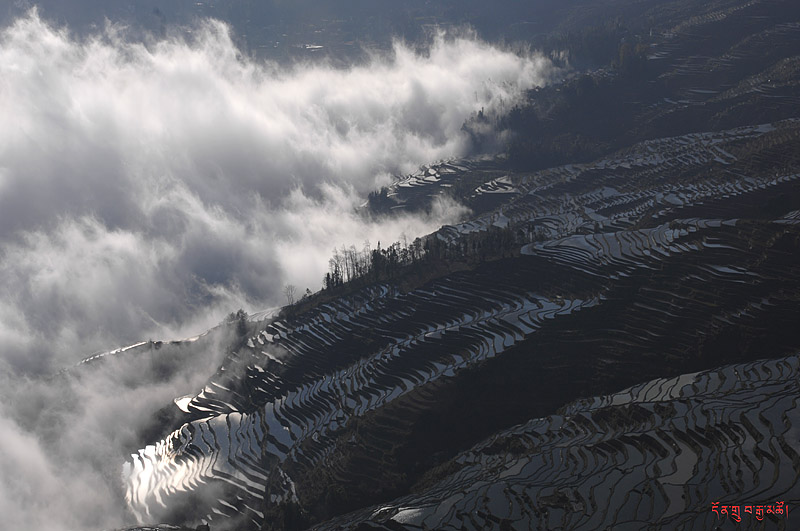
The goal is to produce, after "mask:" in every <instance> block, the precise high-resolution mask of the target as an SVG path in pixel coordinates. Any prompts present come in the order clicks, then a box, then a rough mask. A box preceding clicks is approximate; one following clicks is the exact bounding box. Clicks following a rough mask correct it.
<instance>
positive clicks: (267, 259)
mask: <svg viewBox="0 0 800 531" xmlns="http://www.w3.org/2000/svg"><path fill="white" fill-rule="evenodd" d="M550 70H551V67H550V64H549V62H548V61H547V60H546V59H544V58H542V57H539V56H534V55H528V56H520V55H517V54H514V53H510V52H508V51H504V50H501V49H498V48H497V47H494V46H492V45H489V44H487V43H484V42H481V41H479V40H477V39H475V38H474V37H471V36H461V37H456V38H445V37H444V36H441V35H440V36H437V37H436V38H434V39H433V41H432V42H431V44H430V45H429V46H428V47H427V48H426V49H425V50H424V51H423V52H418V51H415V50H413V49H412V48H410V47H407V46H405V45H404V44H402V43H397V44H395V46H394V49H393V53H392V54H389V55H387V56H386V57H374V58H373V59H372V60H371V61H369V62H368V63H367V64H363V65H359V66H353V67H350V68H347V69H335V68H332V67H328V66H325V65H321V64H308V65H297V66H295V67H293V68H288V69H281V68H279V67H277V66H275V65H269V64H259V63H256V62H254V61H251V60H249V59H247V58H243V57H242V56H241V55H240V53H239V51H238V50H237V49H236V47H235V46H234V45H233V43H232V41H231V38H230V36H229V34H228V30H227V28H226V26H225V25H224V24H222V23H219V22H215V21H209V22H205V23H204V24H203V25H202V26H201V27H198V28H197V29H195V31H194V33H193V37H192V39H191V41H190V42H189V41H187V40H186V39H183V38H179V37H175V38H167V39H164V40H160V41H157V42H156V41H154V42H151V43H147V45H144V44H142V43H136V42H129V41H127V40H126V39H125V38H124V36H123V35H122V34H121V33H120V32H119V31H117V30H115V29H113V28H111V29H109V30H107V31H106V32H105V33H104V34H102V35H98V36H96V37H94V38H92V39H88V40H78V39H76V38H73V37H72V36H71V35H70V34H69V33H68V32H67V31H65V30H59V29H54V28H53V27H52V26H50V25H48V24H47V23H45V22H43V21H42V20H41V19H40V18H39V17H38V15H37V14H36V13H35V12H31V13H30V14H29V15H28V16H27V17H25V18H23V19H19V20H17V21H15V22H14V24H13V25H11V26H9V27H7V28H4V29H2V30H0V375H3V374H5V377H4V378H3V380H5V384H8V383H9V381H10V380H6V378H8V376H9V375H13V376H12V378H11V380H13V379H17V378H18V377H19V375H20V374H28V375H32V376H35V375H37V374H46V373H51V372H54V371H56V370H58V369H60V368H61V367H63V366H65V365H69V364H71V363H74V362H76V361H78V360H79V359H81V358H82V357H84V356H86V355H88V354H89V353H91V352H93V351H96V350H98V349H104V348H106V349H108V348H113V347H115V346H118V345H124V344H127V343H132V342H135V341H138V340H141V339H147V338H149V337H152V338H154V339H159V338H162V337H173V336H175V335H180V334H184V333H188V331H189V330H191V331H192V332H198V331H201V330H203V329H204V328H206V327H208V326H210V325H213V324H215V323H217V322H219V320H220V319H221V317H222V316H223V315H224V313H226V312H228V311H231V310H233V309H236V308H238V307H245V308H247V309H259V307H267V306H271V305H276V304H280V303H281V298H282V295H281V287H282V286H283V285H284V284H285V283H288V282H290V283H293V284H295V285H297V286H298V287H299V288H300V289H301V290H304V289H305V288H306V287H310V288H311V289H312V290H315V289H317V288H318V287H319V285H320V281H321V278H322V275H323V273H324V271H325V270H326V269H327V260H328V257H329V256H330V253H331V250H332V248H333V247H334V246H341V245H342V244H344V245H350V244H355V245H356V246H359V247H360V245H361V244H362V243H363V242H364V240H370V241H372V242H373V243H374V242H375V241H376V240H383V241H384V242H386V241H394V240H395V239H397V238H398V237H399V235H400V234H401V233H405V234H406V235H407V236H408V237H409V238H413V237H415V236H419V235H422V234H424V233H427V232H430V231H432V230H435V229H436V228H438V227H439V226H440V225H441V224H443V223H448V222H451V221H453V218H454V216H455V215H457V214H458V212H459V209H458V208H456V207H454V206H453V205H449V206H448V205H442V206H441V208H438V209H434V210H433V212H431V213H429V214H427V215H423V216H406V217H401V218H395V219H390V220H382V221H379V222H374V221H367V220H364V219H362V218H361V217H359V216H358V215H357V214H356V213H355V210H354V208H355V206H356V205H358V204H359V203H360V202H362V201H363V198H364V196H365V195H366V193H367V192H368V191H370V190H373V189H374V188H375V187H376V186H379V185H380V184H385V183H386V182H387V179H388V175H390V174H393V173H402V172H409V171H413V170H414V169H415V168H416V167H418V166H419V165H420V164H423V163H426V162H431V161H434V160H438V159H442V158H448V157H453V156H459V155H462V154H463V153H464V151H465V149H466V148H467V141H466V139H465V137H464V136H463V135H462V134H461V132H460V129H461V126H462V124H463V122H464V120H465V119H466V118H468V117H469V116H470V115H471V114H472V113H474V112H475V111H477V110H478V109H480V108H482V107H483V108H485V109H487V110H491V109H495V108H497V107H498V106H499V105H501V104H505V105H510V104H512V103H513V102H514V101H515V99H516V98H518V97H519V95H520V94H521V92H522V91H523V90H525V89H528V88H531V87H533V86H536V85H540V84H542V83H544V82H545V81H546V80H547V77H548V76H549V75H550ZM187 378H188V377H187ZM5 384H4V387H6V386H5ZM46 388H47V386H46V385H44V386H43V385H41V384H39V383H35V382H34V383H32V384H31V386H29V387H28V388H27V389H26V391H25V392H24V393H23V392H18V391H19V389H20V386H19V385H16V386H14V388H13V389H12V388H11V387H6V391H4V392H3V393H0V400H2V402H0V405H1V406H3V407H2V408H0V409H3V408H4V409H5V410H6V411H10V410H17V411H18V410H19V409H20V408H21V407H23V404H20V403H19V401H20V400H21V398H20V397H21V396H28V397H30V396H34V397H37V396H38V398H34V399H32V400H43V398H42V395H41V394H39V395H37V393H38V392H39V391H38V390H41V389H46ZM169 392H170V391H169V389H168V388H159V392H158V393H156V395H157V396H158V397H159V400H161V399H164V398H165V397H168V396H169ZM156 395H153V396H156ZM162 395H163V396H162ZM51 398H52V399H53V400H55V401H57V400H58V398H57V397H51ZM131 401H135V398H134V397H133V396H131V395H130V393H120V394H118V395H117V394H115V393H114V392H113V391H110V392H109V393H102V394H101V396H99V397H98V398H97V400H95V399H94V398H93V399H91V400H89V399H87V401H86V403H87V404H94V405H95V406H97V407H100V404H102V407H101V410H102V411H115V410H116V407H117V406H119V407H120V408H122V407H123V406H124V407H128V405H129V404H130V403H131ZM154 407H156V405H155V404H153V405H152V407H148V408H143V409H142V411H143V414H152V411H153V408H154ZM48 411H49V410H48V408H47V407H46V406H43V407H40V408H38V409H36V410H35V411H33V412H31V413H30V415H28V416H19V415H14V418H15V419H17V420H11V417H10V416H8V415H0V431H2V433H3V437H0V441H2V446H0V450H2V452H0V473H2V477H3V478H11V479H9V480H6V479H4V480H2V481H0V509H2V512H3V514H4V516H3V518H4V520H5V521H6V523H8V524H9V525H12V527H15V528H20V529H22V528H42V527H41V526H42V525H43V522H49V524H48V525H49V526H50V527H51V528H58V527H59V526H57V525H55V524H54V522H61V523H63V524H64V528H70V527H72V528H77V527H76V526H82V525H84V526H86V525H93V524H96V523H97V522H98V520H97V518H98V514H102V513H103V511H104V510H105V509H103V508H104V507H105V506H106V505H107V503H110V502H109V500H110V499H111V498H113V497H109V496H105V495H101V492H96V493H95V496H94V497H93V498H88V499H84V501H83V502H78V501H77V499H78V498H79V497H80V496H81V495H82V494H81V492H79V491H80V490H81V489H82V490H84V491H85V490H92V489H93V490H102V489H104V488H107V487H108V483H109V482H110V481H113V480H115V479H116V478H111V479H109V476H108V474H107V473H104V472H102V471H100V470H98V469H97V467H96V466H95V463H93V462H91V460H90V459H89V458H88V457H85V456H84V454H85V453H86V452H85V449H80V444H81V443H75V441H78V440H81V437H80V434H82V433H83V432H80V431H79V432H76V431H74V430H78V429H79V428H80V429H81V430H84V429H85V431H86V433H87V434H88V435H89V436H95V437H96V438H95V441H94V442H93V443H92V444H93V445H95V446H96V445H98V444H100V445H106V446H108V445H111V446H112V448H106V449H105V450H104V452H105V453H108V454H109V455H113V454H114V452H115V451H117V450H118V448H113V445H114V444H117V443H115V442H114V440H112V439H113V438H109V437H108V435H107V434H106V436H100V435H98V434H100V433H105V432H107V431H108V429H109V427H108V426H104V425H99V424H98V425H95V424H92V422H94V420H93V419H96V418H97V408H96V407H94V406H92V407H88V406H87V408H86V410H85V412H82V411H78V412H71V413H70V417H69V418H70V419H71V420H70V425H72V426H77V427H78V428H74V430H73V431H71V432H69V433H67V434H66V435H67V436H65V437H64V438H63V440H60V438H59V437H56V438H42V437H41V436H40V435H41V433H42V430H45V431H46V429H47V426H45V425H44V424H43V422H51V421H52V415H53V414H52V412H48ZM21 418H25V419H26V420H25V422H24V423H22V421H21V420H19V419H21ZM111 418H116V417H114V415H112V416H111ZM90 421H92V422H90ZM126 422H127V421H126ZM21 423H22V424H21ZM87 423H88V424H91V426H90V427H88V428H87V427H86V426H87ZM23 424H24V426H23ZM73 443H75V444H73ZM105 453H104V455H105ZM54 456H59V459H61V461H55V460H54V459H55V458H54ZM64 462H69V463H71V466H70V467H66V468H65V467H64V466H63V463H64ZM75 471H80V473H78V472H75ZM76 482H77V483H76ZM75 484H77V485H80V486H81V488H80V489H77V490H76V489H75V488H74V485H75ZM34 493H40V494H34ZM37 496H40V497H41V498H40V499H41V500H42V503H34V504H31V503H27V504H25V503H23V500H24V499H28V498H36V497H37ZM54 499H60V500H61V501H59V502H58V503H55V502H54V503H47V502H46V501H45V500H54ZM90 505H97V506H98V507H93V506H90ZM70 507H71V508H72V509H70ZM98 508H100V509H102V510H100V511H98ZM106 512H107V511H106ZM81 515H85V516H81ZM34 517H35V519H33V518H34ZM92 519H94V520H92ZM31 526H32V527H31ZM53 526H55V527H53Z"/></svg>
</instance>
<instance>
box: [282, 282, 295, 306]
mask: <svg viewBox="0 0 800 531" xmlns="http://www.w3.org/2000/svg"><path fill="white" fill-rule="evenodd" d="M295 291H297V288H296V287H295V286H294V285H293V284H286V285H285V286H284V287H283V294H284V295H286V302H288V303H289V304H290V305H292V304H294V293H295Z"/></svg>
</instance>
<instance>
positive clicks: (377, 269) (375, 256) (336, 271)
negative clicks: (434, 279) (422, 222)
mask: <svg viewBox="0 0 800 531" xmlns="http://www.w3.org/2000/svg"><path fill="white" fill-rule="evenodd" d="M425 256H426V251H425V249H424V246H423V243H422V240H420V239H419V238H417V239H415V240H414V241H413V242H412V243H410V244H409V243H408V242H407V241H406V240H405V238H404V239H403V243H400V242H395V243H393V244H392V245H390V246H388V247H385V248H382V247H381V242H378V246H377V248H376V249H372V248H371V246H370V243H369V242H368V241H366V242H364V246H363V248H362V249H361V250H358V249H356V247H355V245H351V246H350V248H347V247H344V246H342V248H341V249H334V250H333V256H332V257H331V259H330V260H328V268H329V271H328V272H327V273H325V277H324V278H323V279H322V287H323V289H331V288H335V287H338V286H341V285H343V284H345V283H347V282H352V281H353V280H356V279H360V278H364V279H367V280H373V281H380V280H390V279H393V278H395V276H396V275H397V274H398V272H399V270H400V268H401V267H404V266H408V265H413V264H416V263H419V262H421V261H422V260H423V259H424V258H425Z"/></svg>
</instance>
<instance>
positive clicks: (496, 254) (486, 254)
mask: <svg viewBox="0 0 800 531" xmlns="http://www.w3.org/2000/svg"><path fill="white" fill-rule="evenodd" d="M541 239H544V232H543V231H542V229H534V228H531V227H528V228H525V227H523V228H520V227H516V228H512V227H511V226H508V227H505V228H500V227H495V226H490V227H489V228H488V229H487V230H483V231H478V232H472V233H469V234H465V235H461V236H459V237H458V238H456V239H454V240H445V239H442V238H439V237H438V236H437V235H436V234H432V235H430V236H427V237H425V238H424V239H420V238H417V239H415V240H414V241H413V242H411V243H408V242H407V241H406V240H405V238H404V239H403V242H402V243H401V242H395V243H393V244H391V245H389V246H388V247H382V246H381V244H380V242H378V245H377V247H376V248H375V249H373V248H371V246H370V243H369V242H364V246H363V247H362V249H361V250H358V249H356V247H355V246H354V245H351V246H350V248H346V247H342V248H341V249H334V251H333V256H332V257H331V259H330V260H329V261H328V268H329V271H328V272H327V273H325V276H324V277H323V279H322V287H323V289H324V290H331V289H335V288H337V287H339V286H343V285H345V284H348V283H350V282H353V281H356V280H361V279H363V280H365V281H367V282H383V281H392V280H397V279H400V278H401V277H407V276H408V275H415V274H419V273H420V272H422V271H423V269H424V268H425V267H427V266H430V265H431V264H436V263H455V262H460V263H468V264H476V263H480V262H485V261H488V260H492V259H497V258H504V257H507V256H513V255H514V254H515V253H516V252H517V251H518V249H519V247H520V246H521V245H524V244H526V243H529V242H531V241H537V240H541Z"/></svg>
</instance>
